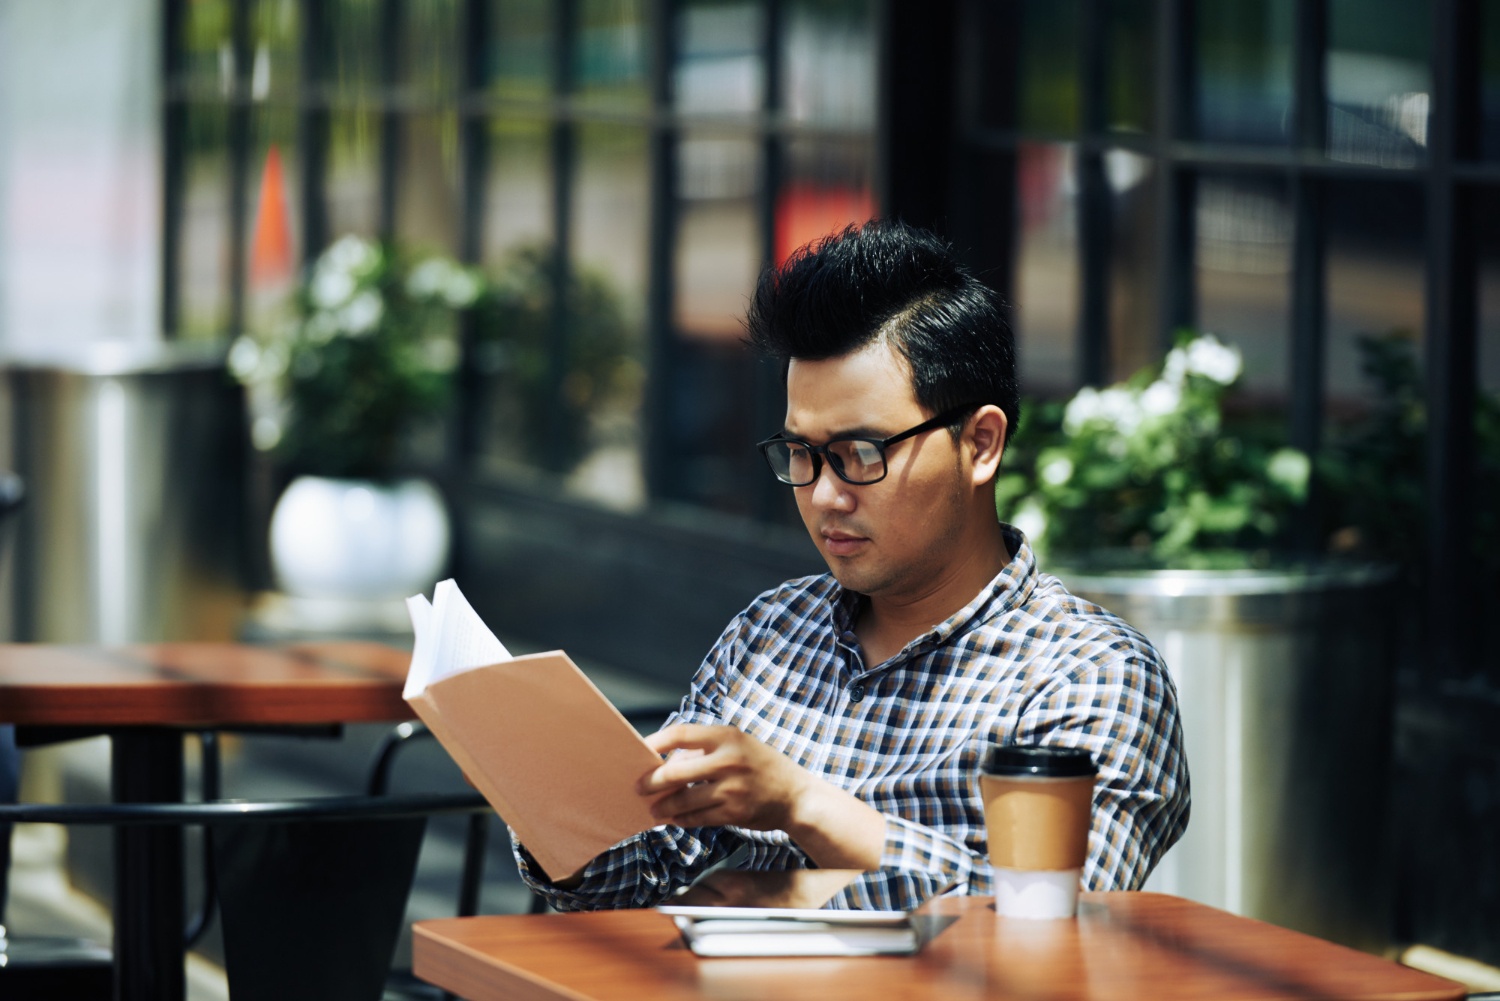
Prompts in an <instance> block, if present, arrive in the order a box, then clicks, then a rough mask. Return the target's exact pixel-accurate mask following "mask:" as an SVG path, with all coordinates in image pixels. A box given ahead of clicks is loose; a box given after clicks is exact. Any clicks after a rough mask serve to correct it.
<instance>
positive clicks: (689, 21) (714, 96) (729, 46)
mask: <svg viewBox="0 0 1500 1001" xmlns="http://www.w3.org/2000/svg"><path fill="white" fill-rule="evenodd" d="M763 21H764V16H763V11H762V10H761V8H760V5H759V4H754V3H743V2H734V0H729V2H725V0H697V2H694V3H689V4H686V5H684V6H683V7H682V9H681V10H680V12H679V13H678V43H677V44H678V50H677V66H676V71H675V78H674V80H673V87H674V91H675V94H676V98H677V110H678V111H681V112H683V113H685V114H705V115H747V114H752V113H754V112H756V111H759V110H760V108H761V104H762V100H763V97H764V91H765V61H764V60H763V59H762V58H761V37H762V35H763V34H764V32H765V29H764V27H763Z"/></svg>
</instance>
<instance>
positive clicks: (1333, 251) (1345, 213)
mask: <svg viewBox="0 0 1500 1001" xmlns="http://www.w3.org/2000/svg"><path fill="white" fill-rule="evenodd" d="M1423 205H1424V201H1423V192H1422V188H1421V186H1420V185H1419V184H1413V183H1403V182H1396V181H1345V182H1343V183H1340V184H1337V185H1331V186H1329V188H1328V191H1327V194H1326V197H1325V200H1324V212H1325V213H1326V219H1327V227H1328V230H1327V232H1328V235H1327V255H1328V331H1327V332H1328V348H1327V362H1326V364H1327V372H1328V383H1327V385H1328V405H1329V408H1330V411H1331V412H1337V410H1338V409H1342V408H1343V407H1344V406H1345V405H1347V404H1348V403H1350V402H1356V401H1359V400H1361V399H1364V398H1366V397H1367V396H1368V394H1369V393H1370V387H1369V384H1368V383H1367V382H1366V381H1365V379H1364V377H1363V375H1362V374H1361V367H1360V365H1361V356H1360V351H1359V339H1360V338H1361V337H1365V336H1383V335H1386V334H1392V333H1400V334H1403V335H1405V336H1407V337H1410V338H1412V339H1414V340H1416V341H1417V342H1419V343H1420V341H1421V339H1422V327H1423V293H1424V290H1425V281H1424V272H1423V260H1422V239H1423Z"/></svg>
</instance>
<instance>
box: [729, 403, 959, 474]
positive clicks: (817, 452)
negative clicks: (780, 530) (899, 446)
mask: <svg viewBox="0 0 1500 1001" xmlns="http://www.w3.org/2000/svg"><path fill="white" fill-rule="evenodd" d="M979 406H980V404H978V403H966V404H964V405H963V406H961V407H954V408H953V409H952V410H945V411H943V412H942V413H940V414H938V415H937V416H936V417H934V418H932V419H931V420H926V421H923V422H922V423H920V424H918V425H917V426H916V427H911V428H907V429H906V430H905V431H902V432H901V433H900V434H893V435H891V436H890V437H889V438H866V437H864V436H863V435H842V436H840V437H838V438H834V439H833V440H831V441H829V442H828V443H827V444H826V445H811V444H808V443H807V442H805V441H799V440H798V439H796V438H784V437H782V436H781V435H777V436H776V437H774V438H767V439H766V440H765V441H763V442H761V443H760V444H758V445H756V446H755V447H756V448H758V449H760V454H761V455H764V456H765V457H766V463H767V464H768V465H769V466H770V467H771V472H773V473H775V474H776V478H777V479H778V480H780V481H781V482H782V483H787V484H790V485H791V486H794V487H805V486H807V485H808V484H810V483H813V482H815V481H816V480H817V478H818V474H819V473H821V472H822V471H823V459H824V457H827V459H828V465H829V467H830V468H832V469H833V472H834V474H835V475H836V476H838V478H839V479H841V480H843V481H844V482H845V483H852V484H854V485H855V486H864V485H866V484H870V483H879V482H880V481H881V480H883V479H885V474H886V472H887V467H886V464H885V450H886V449H888V448H890V447H891V446H892V445H894V444H896V443H897V442H900V441H905V440H906V439H908V438H912V437H915V436H917V435H919V434H921V433H922V432H923V431H931V430H933V429H934V428H940V427H947V426H948V425H950V424H952V423H953V422H954V421H956V420H958V419H959V418H960V417H966V416H968V414H970V413H971V412H973V411H974V410H975V409H976V408H977V407H979Z"/></svg>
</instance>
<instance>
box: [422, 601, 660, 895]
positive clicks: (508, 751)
mask: <svg viewBox="0 0 1500 1001" xmlns="http://www.w3.org/2000/svg"><path fill="white" fill-rule="evenodd" d="M406 605H407V609H408V611H409V612H410V613H411V621H412V628H413V629H414V630H415V632H416V645H415V646H414V648H413V650H412V658H411V669H410V670H409V671H408V673H407V676H406V688H405V690H404V691H403V692H402V695H403V697H404V698H405V699H406V701H407V702H408V703H409V704H410V705H411V707H412V708H413V709H414V710H416V713H417V715H418V716H419V717H421V720H422V722H423V723H426V724H427V727H428V729H430V730H431V731H432V733H433V735H434V736H436V737H437V739H438V740H439V742H441V743H442V745H443V747H444V748H446V749H447V751H448V753H449V754H450V755H451V756H452V758H453V760H454V761H455V762H457V763H458V766H459V767H460V768H462V769H463V771H464V774H465V775H467V776H468V777H469V781H471V782H473V783H474V787H475V788H476V789H478V790H479V791H480V792H481V793H483V794H484V798H485V799H487V800H489V801H490V805H492V806H493V807H494V808H495V810H496V811H497V812H499V814H500V816H501V817H503V818H504V819H505V822H506V823H508V824H509V825H510V826H511V828H512V829H513V830H514V831H515V832H516V835H517V837H519V838H520V839H521V843H522V844H524V845H525V846H526V848H527V850H528V851H529V852H531V855H532V857H533V858H535V859H536V861H537V862H538V863H540V865H541V867H542V868H543V869H544V870H545V871H546V873H547V875H548V876H550V877H552V878H553V879H561V878H563V877H566V876H568V875H571V874H572V873H574V872H576V871H577V870H578V869H580V868H582V866H583V865H584V863H586V862H588V861H589V860H590V859H591V858H593V857H594V856H595V855H598V854H599V853H600V852H602V851H604V850H605V849H606V848H609V847H610V846H611V845H614V844H616V843H617V842H620V841H623V840H624V839H625V838H628V837H630V836H631V835H633V834H636V833H639V832H640V831H644V830H647V829H648V828H651V827H654V826H656V823H657V822H656V820H655V819H653V818H652V816H651V811H650V808H649V805H648V803H647V801H646V800H645V799H642V798H641V797H640V796H639V795H637V794H636V791H635V784H636V781H637V780H638V779H639V778H640V777H641V776H642V775H644V774H645V773H646V772H648V771H650V770H651V769H652V768H655V767H656V766H657V765H659V764H661V756H660V755H658V754H657V753H656V752H655V751H653V750H651V748H650V747H648V746H647V745H646V742H645V741H644V740H642V739H641V737H640V735H639V734H637V733H636V731H635V728H634V727H632V726H631V725H630V723H629V722H627V721H626V719H625V717H623V716H621V715H620V713H619V711H618V710H617V709H615V707H614V706H612V705H611V704H610V702H609V700H608V699H606V698H605V697H604V695H603V694H602V693H601V692H600V691H599V689H598V688H596V687H594V683H593V682H591V681H590V680H589V679H588V677H587V676H585V675H584V673H583V672H582V671H580V670H579V669H578V667H577V666H576V665H575V664H574V663H573V662H572V661H571V660H569V659H568V655H567V654H565V653H563V652H562V651H560V650H555V651H552V652H550V653H537V654H529V655H527V656H522V657H512V656H511V655H510V653H509V651H507V650H506V649H505V646H504V645H503V644H502V643H501V642H500V641H499V640H498V639H496V638H495V634H494V633H492V632H490V630H489V627H488V626H486V625H485V624H484V622H483V620H481V619H480V618H479V616H478V614H476V613H475V611H474V609H473V608H471V607H470V606H469V603H468V602H467V601H466V600H465V599H464V596H463V594H462V592H460V591H459V589H458V585H457V584H455V583H454V582H453V581H451V580H445V581H443V582H442V583H440V584H438V586H437V589H436V590H435V591H434V592H433V600H432V601H431V602H430V603H429V602H428V600H427V599H426V598H425V597H423V596H422V595H416V596H414V597H411V598H408V599H407V600H406Z"/></svg>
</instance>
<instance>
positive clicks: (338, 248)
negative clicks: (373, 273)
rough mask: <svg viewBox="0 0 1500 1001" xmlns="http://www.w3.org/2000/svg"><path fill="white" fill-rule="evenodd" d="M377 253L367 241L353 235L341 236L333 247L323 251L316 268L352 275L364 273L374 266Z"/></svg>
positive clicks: (373, 246)
mask: <svg viewBox="0 0 1500 1001" xmlns="http://www.w3.org/2000/svg"><path fill="white" fill-rule="evenodd" d="M378 253H379V251H377V250H376V249H375V245H374V244H373V243H371V242H370V241H369V240H366V239H364V238H362V237H358V236H354V235H353V234H350V235H348V236H341V237H339V238H338V240H337V241H336V242H335V243H334V244H333V246H331V247H329V248H328V249H327V250H325V251H323V256H322V257H321V258H320V259H319V260H318V268H319V269H320V270H324V269H326V270H330V271H335V272H343V273H344V274H352V273H354V272H359V271H364V270H365V269H367V268H369V267H370V266H371V265H372V264H374V263H375V257H376V255H377V254H378Z"/></svg>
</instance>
